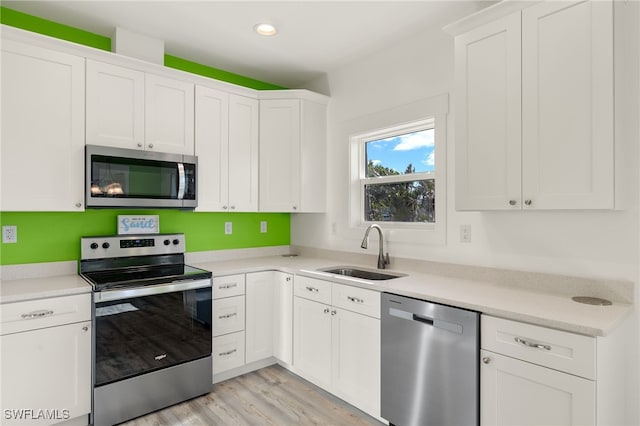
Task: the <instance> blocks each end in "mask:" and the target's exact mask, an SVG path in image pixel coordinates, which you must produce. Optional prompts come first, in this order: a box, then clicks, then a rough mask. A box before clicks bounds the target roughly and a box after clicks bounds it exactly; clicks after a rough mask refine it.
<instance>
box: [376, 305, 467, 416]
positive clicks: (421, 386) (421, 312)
mask: <svg viewBox="0 0 640 426" xmlns="http://www.w3.org/2000/svg"><path fill="white" fill-rule="evenodd" d="M381 310H382V313H381V314H382V316H381V321H382V331H381V333H382V334H381V343H382V358H381V370H382V371H381V385H382V389H381V396H382V400H381V404H382V417H383V418H385V419H386V420H388V421H389V423H390V424H392V425H397V426H413V425H415V426H463V425H470V426H477V425H478V424H479V422H480V416H479V411H480V409H479V404H480V401H479V398H480V393H479V383H480V382H479V374H480V372H479V357H480V339H479V337H480V327H479V326H480V314H479V313H478V312H473V311H468V310H465V309H460V308H454V307H451V306H446V305H439V304H436V303H431V302H426V301H423V300H418V299H412V298H409V297H403V296H397V295H395V294H390V293H382V304H381Z"/></svg>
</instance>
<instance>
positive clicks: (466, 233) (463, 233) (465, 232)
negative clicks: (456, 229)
mask: <svg viewBox="0 0 640 426" xmlns="http://www.w3.org/2000/svg"><path fill="white" fill-rule="evenodd" d="M460 242H461V243H470V242H471V225H460Z"/></svg>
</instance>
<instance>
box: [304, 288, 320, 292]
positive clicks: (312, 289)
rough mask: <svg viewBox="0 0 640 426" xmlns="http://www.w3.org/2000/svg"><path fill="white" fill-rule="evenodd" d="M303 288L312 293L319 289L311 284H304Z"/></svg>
mask: <svg viewBox="0 0 640 426" xmlns="http://www.w3.org/2000/svg"><path fill="white" fill-rule="evenodd" d="M305 288H306V289H307V290H309V291H310V292H312V293H317V292H318V291H319V290H318V289H317V288H315V287H311V286H306V287H305Z"/></svg>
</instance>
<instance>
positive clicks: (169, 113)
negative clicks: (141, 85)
mask: <svg viewBox="0 0 640 426" xmlns="http://www.w3.org/2000/svg"><path fill="white" fill-rule="evenodd" d="M193 88H194V85H193V83H187V82H184V81H179V80H174V79H172V78H167V77H161V76H158V75H153V74H146V75H145V141H146V148H147V149H153V150H154V151H159V152H172V153H176V154H187V155H193V153H194V140H193V108H194V106H193V96H194V94H193Z"/></svg>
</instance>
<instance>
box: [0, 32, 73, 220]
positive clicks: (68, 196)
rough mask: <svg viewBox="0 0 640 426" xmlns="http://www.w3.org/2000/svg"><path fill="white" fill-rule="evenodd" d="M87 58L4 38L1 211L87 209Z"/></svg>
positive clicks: (0, 155)
mask: <svg viewBox="0 0 640 426" xmlns="http://www.w3.org/2000/svg"><path fill="white" fill-rule="evenodd" d="M84 62H85V60H84V58H81V57H78V56H73V55H69V54H66V53H61V52H55V51H51V50H48V49H44V48H40V47H36V46H32V45H27V44H22V43H18V42H15V41H12V40H5V39H3V40H2V95H1V96H2V146H1V154H0V157H1V164H2V167H1V172H0V173H1V180H2V183H1V185H2V186H1V188H2V191H1V196H2V206H1V209H2V211H82V210H83V209H84V93H85V91H84Z"/></svg>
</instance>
